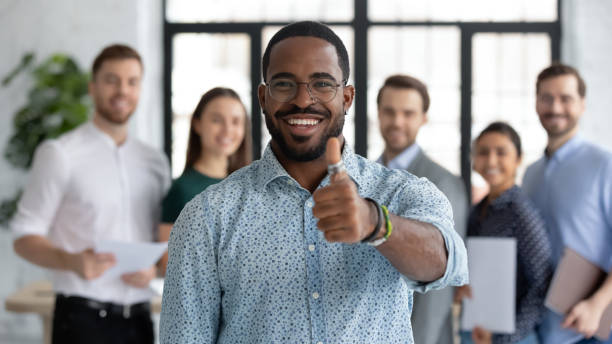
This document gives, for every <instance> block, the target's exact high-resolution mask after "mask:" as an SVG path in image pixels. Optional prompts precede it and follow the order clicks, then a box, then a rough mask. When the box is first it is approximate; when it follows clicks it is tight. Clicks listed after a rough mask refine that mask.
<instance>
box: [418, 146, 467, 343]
mask: <svg viewBox="0 0 612 344" xmlns="http://www.w3.org/2000/svg"><path fill="white" fill-rule="evenodd" d="M407 170H408V172H410V173H412V174H414V175H416V176H417V177H425V178H427V179H429V180H430V181H431V182H432V183H434V184H435V185H436V186H437V187H438V189H440V191H442V192H443V193H444V194H445V195H446V197H447V198H448V199H449V201H450V203H451V206H452V208H453V218H454V220H455V230H456V231H457V233H459V235H461V237H462V238H465V234H466V233H465V232H466V226H467V216H468V211H469V204H468V199H467V194H466V192H465V185H464V184H463V181H462V180H461V179H460V178H459V177H457V176H455V175H453V174H452V173H450V172H449V171H448V170H446V169H445V168H444V167H442V166H440V165H438V164H436V163H435V162H433V161H432V160H431V159H430V158H429V157H427V155H425V153H423V152H422V151H421V152H419V154H418V155H417V156H416V157H415V158H414V160H413V161H412V162H411V163H410V166H408V168H407ZM453 293H454V289H453V288H445V289H442V290H436V291H430V292H428V293H427V294H420V293H414V304H413V308H412V319H411V320H412V333H413V335H414V342H415V344H452V343H453V340H452V338H453V337H452V330H453V329H452V315H451V306H452V302H453Z"/></svg>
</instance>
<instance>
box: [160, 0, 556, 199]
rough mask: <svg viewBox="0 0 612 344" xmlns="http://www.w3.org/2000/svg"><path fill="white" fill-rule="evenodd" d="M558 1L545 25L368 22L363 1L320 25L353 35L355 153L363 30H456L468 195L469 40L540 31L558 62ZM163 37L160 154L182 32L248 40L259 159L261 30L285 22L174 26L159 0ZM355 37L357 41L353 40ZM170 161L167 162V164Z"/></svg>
mask: <svg viewBox="0 0 612 344" xmlns="http://www.w3.org/2000/svg"><path fill="white" fill-rule="evenodd" d="M561 2H562V0H557V19H556V20H555V21H547V22H537V21H535V22H531V21H529V22H527V21H517V22H481V21H477V22H475V21H371V20H370V19H369V18H368V0H354V4H353V5H354V18H353V20H352V21H338V22H335V21H332V22H324V23H325V24H327V25H330V26H349V27H351V28H352V29H353V32H354V35H355V36H354V37H355V39H354V49H355V50H354V66H353V67H352V68H351V69H352V71H353V75H354V76H353V80H354V81H355V101H354V108H355V142H354V145H355V146H354V147H355V152H356V153H357V154H360V155H362V156H364V157H367V149H368V142H367V139H368V127H367V123H368V116H367V109H368V99H367V98H368V97H367V87H366V85H367V84H368V30H369V29H370V28H371V27H376V26H394V27H410V26H422V27H434V26H455V27H457V28H458V29H459V32H460V63H459V66H460V80H461V92H460V93H461V95H460V104H461V105H460V107H461V110H460V135H461V148H460V154H461V177H462V178H463V181H464V183H465V185H466V190H467V191H468V194H469V193H470V189H471V188H470V186H471V182H470V178H471V163H470V149H471V127H472V116H471V112H472V71H473V63H472V62H473V61H472V42H473V37H474V35H475V34H478V33H545V34H548V35H549V37H550V44H551V46H550V51H551V60H552V61H559V60H560V55H561V47H560V44H561V5H562V3H561ZM162 6H163V10H162V15H163V23H164V24H163V26H164V29H163V34H164V47H163V48H164V67H163V68H164V71H163V80H164V90H163V97H164V150H165V153H166V155H167V156H168V159H170V161H171V152H172V151H171V150H172V104H171V99H172V78H171V74H172V63H173V56H172V40H173V38H174V36H175V35H177V34H181V33H211V34H212V33H244V34H248V35H249V37H250V40H251V45H250V49H251V60H250V77H251V109H252V113H251V130H252V138H253V158H254V159H258V158H260V157H261V148H262V143H261V138H262V137H261V129H262V120H261V115H260V114H261V108H260V107H259V101H258V97H257V87H258V86H259V85H260V83H261V71H260V68H261V56H262V53H263V51H262V31H263V29H264V27H266V26H283V25H287V24H289V23H290V22H288V21H287V22H282V21H279V22H231V23H174V22H169V21H168V20H167V17H166V8H167V7H166V0H163V1H162ZM358 38H359V39H358ZM552 61H551V62H552ZM171 163H172V161H171Z"/></svg>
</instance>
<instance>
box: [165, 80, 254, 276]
mask: <svg viewBox="0 0 612 344" xmlns="http://www.w3.org/2000/svg"><path fill="white" fill-rule="evenodd" d="M251 154H252V153H251V129H250V125H249V118H248V116H247V113H246V109H245V107H244V104H243V103H242V101H241V100H240V97H239V96H238V94H237V93H236V92H235V91H234V90H232V89H230V88H223V87H215V88H213V89H211V90H209V91H208V92H206V93H204V95H202V97H201V98H200V102H199V103H198V105H197V106H196V108H195V111H194V112H193V116H192V118H191V126H190V129H189V141H188V146H187V159H186V162H185V169H184V170H183V174H182V175H181V176H180V177H179V178H177V179H176V180H174V181H173V182H172V186H171V187H170V191H169V192H168V194H167V195H166V198H165V199H164V201H163V205H162V217H161V224H160V225H159V241H168V238H169V237H170V231H171V229H172V225H173V224H174V221H176V218H177V217H178V215H179V214H180V212H181V210H182V209H183V207H184V206H185V204H187V202H189V201H190V200H191V199H192V198H193V197H194V196H195V195H197V194H199V193H200V192H202V191H204V189H206V188H207V187H209V186H210V185H213V184H215V183H218V182H220V181H221V180H223V178H225V177H227V176H228V175H229V174H231V173H232V172H234V171H236V170H238V169H239V168H241V167H243V166H246V165H248V164H249V163H251V160H252V158H251ZM167 264H168V254H167V253H165V254H164V256H163V257H162V258H161V260H160V263H159V269H160V274H161V275H165V272H166V265H167Z"/></svg>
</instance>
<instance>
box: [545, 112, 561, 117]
mask: <svg viewBox="0 0 612 344" xmlns="http://www.w3.org/2000/svg"><path fill="white" fill-rule="evenodd" d="M563 116H565V114H564V113H554V112H546V113H544V114H542V117H563Z"/></svg>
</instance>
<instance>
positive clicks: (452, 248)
mask: <svg viewBox="0 0 612 344" xmlns="http://www.w3.org/2000/svg"><path fill="white" fill-rule="evenodd" d="M389 210H390V211H391V212H393V213H394V214H397V215H399V216H402V217H404V218H407V219H412V220H416V221H420V222H424V223H429V224H431V225H433V226H435V227H436V228H437V229H438V230H439V231H440V234H442V238H443V239H444V244H445V246H446V252H447V253H448V256H447V263H446V271H445V272H444V275H443V276H442V277H440V278H439V279H437V280H435V281H431V282H427V283H423V282H418V281H414V280H411V279H410V278H408V277H405V279H406V281H407V282H408V284H409V286H410V287H411V288H412V289H414V290H416V291H419V292H421V293H425V292H427V291H429V290H437V289H442V288H445V287H448V286H460V285H464V284H467V283H468V282H469V278H468V265H467V252H466V249H465V244H464V243H463V240H462V239H461V237H460V236H459V234H457V232H456V231H455V230H454V226H453V212H452V208H451V205H450V202H449V201H448V199H447V198H446V196H444V194H443V193H442V192H441V191H440V190H438V189H437V188H436V187H435V186H434V185H433V184H432V183H431V182H430V181H428V180H427V179H425V178H420V179H418V180H416V181H415V182H412V183H409V184H408V185H406V186H405V187H404V188H402V189H401V190H400V191H399V192H398V193H397V194H396V195H395V196H394V199H393V201H392V208H390V209H389Z"/></svg>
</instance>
